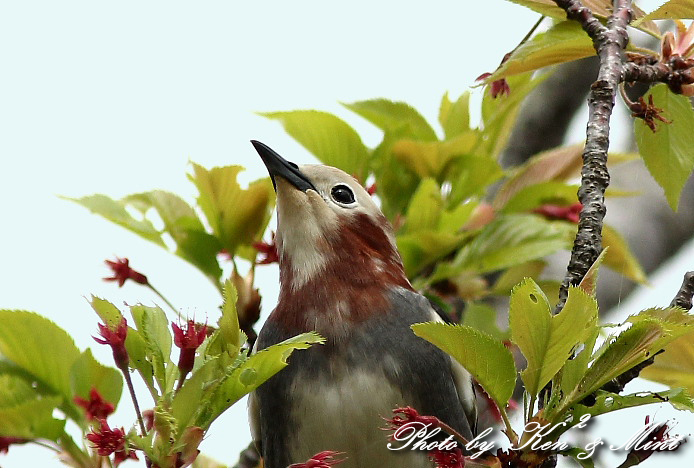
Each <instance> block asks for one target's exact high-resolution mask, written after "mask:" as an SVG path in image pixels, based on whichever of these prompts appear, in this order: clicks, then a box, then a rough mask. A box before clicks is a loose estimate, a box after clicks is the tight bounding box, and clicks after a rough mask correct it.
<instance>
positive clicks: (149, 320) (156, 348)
mask: <svg viewBox="0 0 694 468" xmlns="http://www.w3.org/2000/svg"><path fill="white" fill-rule="evenodd" d="M130 313H132V315H133V319H134V320H135V323H136V324H137V331H138V332H139V334H140V336H141V337H142V338H143V340H144V342H145V350H146V351H145V352H146V356H147V360H148V361H149V362H151V363H152V367H153V370H154V378H155V379H156V380H157V383H158V384H159V388H160V389H161V392H162V394H164V393H166V392H167V391H169V390H171V389H172V388H173V380H172V379H169V378H168V377H169V375H168V373H167V367H169V365H170V363H171V344H172V340H171V332H170V331H169V330H170V328H169V320H168V319H167V318H166V314H165V313H164V311H163V310H161V309H160V308H159V307H147V306H143V305H136V306H132V307H130Z"/></svg>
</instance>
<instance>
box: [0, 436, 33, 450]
mask: <svg viewBox="0 0 694 468" xmlns="http://www.w3.org/2000/svg"><path fill="white" fill-rule="evenodd" d="M27 442H30V440H29V439H22V438H21V437H0V453H7V452H8V450H9V449H10V445H20V444H26V443H27Z"/></svg>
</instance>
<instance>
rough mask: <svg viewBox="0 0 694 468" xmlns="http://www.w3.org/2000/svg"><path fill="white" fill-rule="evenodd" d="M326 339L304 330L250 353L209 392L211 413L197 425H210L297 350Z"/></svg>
mask: <svg viewBox="0 0 694 468" xmlns="http://www.w3.org/2000/svg"><path fill="white" fill-rule="evenodd" d="M324 342H325V339H324V338H323V337H321V336H320V335H318V334H317V333H315V332H310V333H302V334H301V335H298V336H295V337H293V338H290V339H288V340H285V341H283V342H282V343H278V344H276V345H273V346H270V347H268V348H265V349H263V350H261V351H258V352H257V353H255V354H253V355H252V356H250V357H249V358H248V359H247V360H246V361H244V362H243V363H242V364H241V365H240V366H238V367H236V368H235V369H234V370H233V371H232V372H231V373H230V374H229V376H228V377H227V378H226V379H225V380H224V382H223V383H222V384H221V385H219V387H217V388H216V390H215V391H214V393H213V394H212V395H210V405H211V412H210V413H209V415H206V416H205V418H204V420H198V424H196V425H197V426H200V427H203V428H207V427H209V425H210V424H211V423H212V421H214V419H216V418H217V417H218V416H219V415H220V414H222V413H223V412H224V411H225V410H226V409H227V408H229V407H230V406H231V405H233V404H234V403H236V402H237V401H238V400H239V399H241V397H243V396H244V395H246V394H248V393H250V392H252V391H253V390H255V389H256V388H258V386H260V385H261V384H262V383H264V382H265V381H266V380H267V379H269V378H270V377H272V376H273V375H275V374H276V373H277V372H279V371H280V370H282V369H283V368H284V367H286V366H287V364H288V362H287V359H288V358H289V356H290V355H291V354H292V352H294V351H295V350H297V349H306V348H309V347H310V346H311V345H314V344H322V343H324Z"/></svg>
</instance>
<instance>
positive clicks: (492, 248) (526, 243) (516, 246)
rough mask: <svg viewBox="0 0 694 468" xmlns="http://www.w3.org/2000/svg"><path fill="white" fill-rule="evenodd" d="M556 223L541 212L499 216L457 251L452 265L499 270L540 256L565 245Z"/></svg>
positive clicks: (483, 269)
mask: <svg viewBox="0 0 694 468" xmlns="http://www.w3.org/2000/svg"><path fill="white" fill-rule="evenodd" d="M568 247H569V243H568V242H567V240H566V238H565V235H564V233H563V231H562V229H560V226H558V224H557V223H552V222H549V221H546V220H545V219H543V218H542V217H540V216H536V215H530V214H512V215H505V216H500V217H498V218H497V219H495V220H494V221H492V222H491V223H489V224H488V225H486V226H485V227H484V228H483V229H482V231H481V232H480V234H479V235H478V236H477V237H476V238H475V239H474V240H472V241H471V242H470V243H469V244H466V245H465V246H464V247H463V248H462V249H461V250H460V251H459V252H458V254H457V255H456V258H455V260H454V261H453V265H454V266H455V267H457V268H458V269H460V270H461V271H462V270H472V271H476V272H478V273H487V272H490V271H496V270H501V269H503V268H507V267H510V266H514V265H518V264H521V263H525V262H527V261H530V260H536V259H538V258H542V257H544V256H545V255H549V254H550V253H554V252H556V251H557V250H560V249H563V248H568Z"/></svg>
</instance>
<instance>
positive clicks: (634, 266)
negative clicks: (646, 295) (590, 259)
mask: <svg viewBox="0 0 694 468" xmlns="http://www.w3.org/2000/svg"><path fill="white" fill-rule="evenodd" d="M602 245H603V247H605V249H606V250H604V251H603V252H604V255H605V265H607V266H608V267H610V268H611V269H612V270H614V271H616V272H617V273H619V274H621V275H624V276H626V277H627V278H629V279H630V280H632V281H635V282H637V283H641V284H645V283H646V281H647V278H646V273H645V272H644V271H643V269H642V268H641V264H640V263H639V261H638V260H637V259H636V257H634V254H632V253H631V249H630V248H629V244H627V242H626V241H625V240H624V238H623V237H622V236H621V235H620V234H619V233H618V232H617V231H616V230H615V229H613V228H612V227H610V226H608V225H607V224H605V225H603V227H602Z"/></svg>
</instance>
